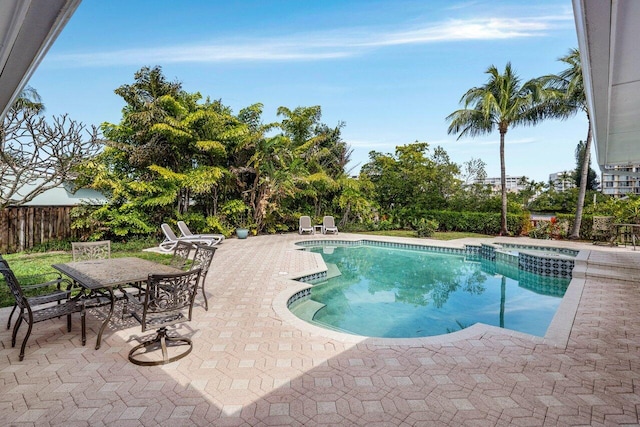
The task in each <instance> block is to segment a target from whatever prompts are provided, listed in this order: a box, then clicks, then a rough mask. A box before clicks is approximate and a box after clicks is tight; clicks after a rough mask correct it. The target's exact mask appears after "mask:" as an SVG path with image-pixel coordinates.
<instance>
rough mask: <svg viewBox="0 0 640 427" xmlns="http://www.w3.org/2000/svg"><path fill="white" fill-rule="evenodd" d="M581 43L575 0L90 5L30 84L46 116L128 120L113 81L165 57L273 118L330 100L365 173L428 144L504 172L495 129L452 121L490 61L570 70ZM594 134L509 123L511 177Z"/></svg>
mask: <svg viewBox="0 0 640 427" xmlns="http://www.w3.org/2000/svg"><path fill="white" fill-rule="evenodd" d="M576 46H577V41H576V32H575V26H574V20H573V12H572V9H571V2H570V0H542V1H536V2H522V1H519V0H513V1H506V0H505V1H496V0H493V1H449V0H447V1H435V0H431V1H424V0H416V1H400V0H394V1H391V0H388V1H375V0H374V1H371V0H362V1H347V2H345V1H338V0H336V1H322V2H298V1H293V0H291V1H269V2H264V1H258V0H256V1H242V2H223V1H195V0H192V1H189V2H179V3H178V2H174V1H168V0H161V1H150V0H137V1H134V2H132V1H128V0H127V1H124V0H111V1H109V2H99V1H97V0H84V1H83V2H82V3H81V5H80V7H79V8H78V10H77V11H76V13H75V14H74V16H73V17H72V19H71V20H70V21H69V23H68V24H67V26H66V28H65V29H64V31H63V32H62V34H61V35H60V36H59V38H58V40H57V41H56V42H55V44H54V45H53V47H52V48H51V50H50V51H49V53H48V55H47V56H46V57H45V59H44V60H43V62H42V64H41V65H40V67H39V68H38V70H37V71H36V73H35V74H34V76H33V78H32V79H31V81H30V82H29V84H30V85H32V86H33V87H35V88H36V89H37V90H38V92H39V93H40V95H41V96H42V98H43V101H44V103H45V105H46V107H47V114H48V115H49V114H62V113H69V114H70V116H71V117H72V118H74V119H76V120H80V121H82V122H84V123H86V124H99V123H101V122H103V121H109V122H112V123H118V122H119V120H120V118H121V109H122V107H123V106H124V104H123V101H122V99H121V98H120V97H119V96H117V95H115V94H114V92H113V91H114V89H116V88H117V87H118V86H120V85H122V84H130V83H132V82H133V75H134V73H135V72H136V71H137V70H139V69H140V68H141V67H143V66H145V65H148V66H154V65H160V66H162V68H163V72H164V74H165V76H167V78H168V79H171V80H174V79H177V80H179V81H181V82H182V83H183V88H184V89H185V90H187V91H189V92H196V91H199V92H200V93H201V94H202V95H203V96H205V97H206V96H209V97H211V98H212V99H221V100H222V102H223V104H225V105H228V106H230V107H231V108H233V110H234V112H236V113H237V112H238V111H239V110H240V109H241V108H244V107H246V106H249V105H251V104H253V103H255V102H262V103H263V104H264V106H265V107H264V119H265V120H266V121H271V120H276V110H277V108H278V107H279V106H286V107H288V108H291V109H293V108H295V107H297V106H312V105H320V106H321V107H322V113H323V117H322V121H323V122H324V123H327V124H328V125H329V126H335V125H337V124H338V122H339V121H344V122H345V123H346V126H345V127H344V129H343V138H344V140H345V141H347V142H348V143H349V144H351V146H352V147H353V148H354V150H355V151H354V154H353V156H352V159H353V161H352V166H353V167H354V168H355V171H357V170H359V167H360V166H361V165H362V164H364V163H365V162H366V161H367V159H368V152H369V151H371V150H375V151H379V152H384V153H386V152H390V153H392V152H393V151H394V150H395V146H396V145H404V144H408V143H412V142H414V141H416V140H418V141H422V142H428V143H429V144H430V145H431V147H435V146H436V145H440V146H442V147H443V148H444V149H445V150H446V151H447V152H448V153H449V155H450V156H451V158H452V160H453V161H456V162H458V163H462V162H464V161H467V160H469V159H471V158H472V157H473V158H481V159H482V160H484V161H485V162H486V163H487V172H488V174H489V175H490V176H499V159H498V142H499V137H498V134H497V133H496V134H492V135H489V136H485V137H480V138H473V139H472V138H464V139H461V140H460V141H456V137H455V136H453V135H447V122H446V121H445V117H446V116H447V115H448V114H450V113H452V112H453V111H455V110H456V109H458V108H460V106H459V104H458V101H459V99H460V97H461V96H462V95H463V94H464V93H465V92H466V91H467V90H468V89H469V88H471V87H473V86H479V85H482V84H483V83H485V81H486V79H487V76H486V75H485V74H484V71H485V70H486V69H487V68H488V67H489V65H492V64H493V65H495V66H496V67H497V68H498V69H500V70H501V69H503V68H504V66H505V64H506V63H507V62H508V61H511V63H512V65H513V67H514V69H515V70H516V72H517V73H518V74H519V76H520V77H521V78H522V80H523V81H525V80H528V79H530V78H533V77H538V76H541V75H544V74H550V73H557V72H559V71H560V70H562V69H563V65H562V64H560V63H559V62H558V61H557V58H559V57H560V56H563V55H565V54H566V53H567V52H568V50H569V48H572V47H576ZM586 130H587V128H586V119H585V118H584V117H582V116H577V117H576V118H573V119H570V120H568V121H564V122H561V121H549V122H546V123H543V124H542V125H539V126H536V127H535V128H531V127H528V128H516V129H512V130H510V131H509V133H508V136H507V144H506V162H507V174H508V175H526V176H528V177H530V178H533V179H535V180H536V181H546V180H547V179H548V174H549V173H552V172H558V171H562V170H565V169H572V168H573V167H574V166H575V157H574V150H575V147H576V144H577V143H578V141H579V140H582V139H584V138H585V137H586Z"/></svg>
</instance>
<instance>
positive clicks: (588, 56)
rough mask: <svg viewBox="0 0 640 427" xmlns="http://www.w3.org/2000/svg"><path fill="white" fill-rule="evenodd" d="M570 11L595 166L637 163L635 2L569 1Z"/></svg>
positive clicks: (639, 13)
mask: <svg viewBox="0 0 640 427" xmlns="http://www.w3.org/2000/svg"><path fill="white" fill-rule="evenodd" d="M573 11H574V15H575V19H576V30H577V32H578V44H579V48H580V55H581V60H582V67H583V74H584V80H585V90H586V92H587V99H588V102H589V111H590V112H591V120H592V126H593V131H594V133H593V136H594V143H595V147H596V156H597V162H598V165H600V168H601V169H604V167H605V166H607V165H608V166H613V165H631V164H640V45H639V43H640V36H639V34H640V33H639V30H640V0H573ZM610 172H611V171H607V173H610Z"/></svg>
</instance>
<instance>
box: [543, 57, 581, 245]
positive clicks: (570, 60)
mask: <svg viewBox="0 0 640 427" xmlns="http://www.w3.org/2000/svg"><path fill="white" fill-rule="evenodd" d="M559 61H561V62H562V63H564V64H566V65H567V68H565V69H564V70H563V71H561V72H560V74H551V75H548V76H544V77H542V78H541V79H540V80H541V83H542V84H543V85H544V86H545V87H546V88H549V89H552V90H554V91H556V92H557V93H558V94H559V96H553V97H551V98H550V99H549V101H548V102H547V115H548V116H549V117H553V118H560V119H566V118H568V117H571V116H574V115H575V114H577V113H578V112H579V111H583V112H584V113H585V114H586V115H587V123H588V128H587V139H586V140H585V147H584V153H585V155H584V156H583V159H582V168H581V171H582V175H581V177H580V189H579V191H578V204H577V206H576V216H575V220H574V222H573V229H572V230H571V233H570V235H569V238H570V239H578V238H580V224H581V223H582V212H583V209H584V198H585V195H586V194H587V184H588V178H589V176H588V174H589V162H590V161H591V133H592V131H591V116H590V114H589V109H588V106H587V96H586V93H585V91H584V81H583V78H582V66H581V63H580V52H579V51H578V49H575V48H574V49H570V50H569V53H568V54H567V55H565V56H563V57H562V58H560V59H559Z"/></svg>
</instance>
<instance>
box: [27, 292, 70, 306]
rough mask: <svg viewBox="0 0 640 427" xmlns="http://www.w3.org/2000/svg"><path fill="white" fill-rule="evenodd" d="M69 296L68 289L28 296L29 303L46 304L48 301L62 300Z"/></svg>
mask: <svg viewBox="0 0 640 427" xmlns="http://www.w3.org/2000/svg"><path fill="white" fill-rule="evenodd" d="M70 297H71V292H70V291H55V292H53V293H50V294H46V295H40V296H35V297H29V299H28V300H29V304H31V305H40V304H46V303H49V302H56V301H63V300H66V299H69V298H70Z"/></svg>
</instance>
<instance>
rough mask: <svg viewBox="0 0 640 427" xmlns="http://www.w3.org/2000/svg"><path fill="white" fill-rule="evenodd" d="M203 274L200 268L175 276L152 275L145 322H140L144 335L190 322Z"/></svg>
mask: <svg viewBox="0 0 640 427" xmlns="http://www.w3.org/2000/svg"><path fill="white" fill-rule="evenodd" d="M200 272H201V270H200V269H199V268H197V269H195V270H189V271H185V272H181V273H175V274H150V275H149V278H148V280H147V289H146V292H145V293H144V306H143V312H142V318H141V319H139V320H140V323H141V324H142V332H145V331H146V330H147V329H148V328H153V329H158V328H161V327H165V326H170V325H175V324H176V323H180V322H186V321H190V320H191V312H192V311H193V302H194V301H195V296H196V292H197V290H198V283H199V280H200ZM185 312H186V313H187V314H186V315H185Z"/></svg>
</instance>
